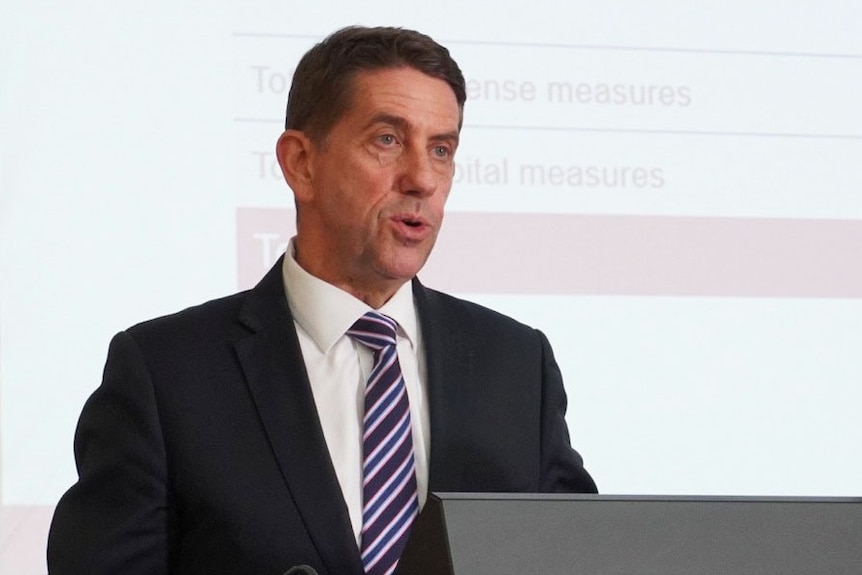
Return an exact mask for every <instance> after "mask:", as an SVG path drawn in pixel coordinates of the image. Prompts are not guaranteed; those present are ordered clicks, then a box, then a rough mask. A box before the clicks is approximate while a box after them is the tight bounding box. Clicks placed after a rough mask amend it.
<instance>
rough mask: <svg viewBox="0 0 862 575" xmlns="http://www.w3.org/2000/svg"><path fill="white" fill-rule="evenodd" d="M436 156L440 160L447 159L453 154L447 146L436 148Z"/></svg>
mask: <svg viewBox="0 0 862 575" xmlns="http://www.w3.org/2000/svg"><path fill="white" fill-rule="evenodd" d="M434 155H435V156H437V157H438V158H441V159H445V158H448V157H449V156H451V155H452V152H451V151H450V150H449V148H448V147H447V146H435V147H434Z"/></svg>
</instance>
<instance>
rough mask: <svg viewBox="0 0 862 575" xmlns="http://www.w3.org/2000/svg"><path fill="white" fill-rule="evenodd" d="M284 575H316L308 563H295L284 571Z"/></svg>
mask: <svg viewBox="0 0 862 575" xmlns="http://www.w3.org/2000/svg"><path fill="white" fill-rule="evenodd" d="M284 575H318V573H317V570H316V569H315V568H314V567H309V566H308V565H296V566H294V567H291V568H290V569H288V570H287V571H285V572H284Z"/></svg>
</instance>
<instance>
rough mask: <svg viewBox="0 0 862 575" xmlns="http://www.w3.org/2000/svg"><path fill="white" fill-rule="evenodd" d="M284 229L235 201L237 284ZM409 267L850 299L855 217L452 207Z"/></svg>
mask: <svg viewBox="0 0 862 575" xmlns="http://www.w3.org/2000/svg"><path fill="white" fill-rule="evenodd" d="M294 229H295V227H294V212H293V210H289V209H280V208H279V209H269V208H238V210H237V244H238V254H239V262H238V264H239V267H238V272H239V284H240V286H241V287H250V286H252V285H254V283H255V282H256V281H257V280H258V279H259V278H260V277H261V275H262V274H263V273H264V272H265V271H266V270H267V269H268V268H269V265H271V261H270V262H269V264H267V263H266V262H265V259H266V258H264V257H263V256H264V255H268V256H269V257H270V258H271V259H273V260H274V258H275V257H277V256H278V253H275V251H276V249H277V248H278V247H281V246H282V245H283V244H284V243H285V242H287V240H288V239H289V238H290V236H291V235H292V234H293V233H294ZM255 234H257V235H258V237H257V238H255V237H254V236H255ZM266 237H269V238H270V239H269V240H266V239H265V238H266ZM265 241H269V242H270V244H271V245H270V250H269V253H268V254H264V248H265V246H264V242H265ZM420 277H421V278H422V280H423V282H424V283H425V284H426V285H429V286H432V287H435V288H438V289H442V290H445V291H451V292H458V293H513V294H597V295H601V294H609V295H667V296H729V297H838V298H858V297H862V221H860V220H824V219H819V220H815V219H770V218H714V217H670V216H610V215H609V216H602V215H578V214H510V213H473V212H453V213H449V214H447V216H446V222H445V224H444V226H443V231H442V232H441V234H440V237H439V238H438V241H437V246H436V247H435V250H434V253H433V254H432V256H431V258H430V259H429V261H428V264H427V265H426V266H425V269H424V270H423V271H422V272H421V273H420Z"/></svg>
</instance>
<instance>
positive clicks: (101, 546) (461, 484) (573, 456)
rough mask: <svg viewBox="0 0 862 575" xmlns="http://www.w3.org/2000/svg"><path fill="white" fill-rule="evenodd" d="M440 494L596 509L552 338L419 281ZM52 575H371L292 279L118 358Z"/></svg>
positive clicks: (59, 524)
mask: <svg viewBox="0 0 862 575" xmlns="http://www.w3.org/2000/svg"><path fill="white" fill-rule="evenodd" d="M413 285H414V295H415V299H416V304H417V309H418V312H419V316H420V322H421V326H422V327H421V329H422V333H423V337H424V342H425V346H426V357H427V384H428V395H429V401H430V417H431V453H430V468H429V483H430V485H429V489H430V490H431V491H473V492H481V491H495V492H548V491H571V492H593V491H595V484H594V483H593V480H592V479H591V478H590V476H589V474H588V473H587V472H586V471H585V470H584V468H583V465H582V461H581V458H580V456H579V455H578V454H577V453H576V452H575V451H574V450H572V449H571V448H570V446H569V437H568V432H567V428H566V424H565V420H564V412H565V407H566V397H565V393H564V391H563V386H562V380H561V376H560V372H559V369H558V367H557V364H556V362H555V361H554V358H553V354H552V352H551V348H550V346H549V345H548V342H547V340H546V338H545V336H544V335H543V334H542V333H540V332H538V331H536V330H533V329H531V328H528V327H526V326H524V325H522V324H519V323H517V322H515V321H514V320H512V319H509V318H507V317H505V316H502V315H500V314H498V313H496V312H493V311H491V310H488V309H486V308H482V307H480V306H477V305H475V304H471V303H468V302H465V301H461V300H457V299H455V298H452V297H450V296H447V295H444V294H442V293H440V292H436V291H433V290H430V289H427V288H425V287H423V286H422V285H421V284H420V283H419V282H418V281H414V284H413ZM75 456H76V461H77V465H78V472H79V475H80V479H79V481H78V482H77V483H76V484H75V485H74V486H73V487H72V488H71V489H70V490H69V491H68V492H67V493H66V494H65V495H64V496H63V498H62V499H61V500H60V502H59V504H58V506H57V510H56V512H55V515H54V520H53V523H52V525H51V532H50V536H49V541H48V564H49V571H50V573H52V574H53V575H63V574H81V575H83V574H87V575H97V574H103V573H104V574H108V573H111V574H123V575H134V574H141V575H144V574H146V575H156V574H164V573H175V574H192V573H201V574H204V573H206V574H211V573H219V574H221V575H227V574H234V573H236V574H239V573H244V574H251V575H267V574H273V575H280V574H281V573H283V572H284V571H285V570H286V569H288V568H289V567H291V566H293V565H296V564H308V565H311V566H313V567H314V568H316V569H317V570H318V571H319V572H320V574H321V575H327V574H329V575H361V574H362V573H363V570H362V564H361V561H360V558H359V552H358V550H357V547H356V544H355V541H354V538H353V533H352V530H351V527H350V520H349V518H348V513H347V508H346V505H345V503H344V500H343V498H342V496H341V491H340V488H339V485H338V481H337V479H336V476H335V471H334V469H333V466H332V462H331V461H330V459H329V453H328V451H327V448H326V444H325V441H324V438H323V432H322V431H321V428H320V424H319V421H318V417H317V412H316V408H315V405H314V400H313V397H312V393H311V388H310V386H309V382H308V376H307V374H306V371H305V366H304V363H303V360H302V356H301V353H300V349H299V342H298V340H297V336H296V332H295V329H294V326H293V320H292V317H291V314H290V311H289V308H288V306H287V302H286V298H285V294H284V288H283V285H282V278H281V262H280V261H279V263H278V264H277V265H276V266H275V267H274V268H273V269H272V270H271V271H270V272H269V273H268V274H267V275H266V277H264V278H263V280H261V282H260V283H259V284H258V285H257V286H256V287H255V288H254V289H252V290H250V291H247V292H243V293H240V294H236V295H233V296H230V297H227V298H224V299H219V300H215V301H212V302H208V303H205V304H203V305H201V306H198V307H194V308H190V309H187V310H185V311H182V312H180V313H178V314H175V315H172V316H168V317H163V318H159V319H155V320H152V321H149V322H146V323H143V324H140V325H137V326H135V327H133V328H131V329H129V330H127V331H125V332H122V333H120V334H118V335H117V336H116V337H114V339H113V341H112V342H111V347H110V350H109V353H108V360H107V363H106V366H105V372H104V379H103V382H102V385H101V386H100V387H99V388H98V389H97V390H96V391H95V392H94V393H93V395H92V397H90V399H89V400H88V401H87V404H86V405H85V407H84V410H83V412H82V414H81V418H80V421H79V423H78V429H77V432H76V435H75Z"/></svg>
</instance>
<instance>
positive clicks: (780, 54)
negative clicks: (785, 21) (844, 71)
mask: <svg viewBox="0 0 862 575" xmlns="http://www.w3.org/2000/svg"><path fill="white" fill-rule="evenodd" d="M233 35H234V36H235V37H237V38H273V39H285V40H312V41H319V40H322V39H323V36H319V35H315V34H283V33H277V32H234V33H233ZM440 43H441V44H444V45H450V46H451V45H459V46H497V47H499V46H503V47H508V48H547V49H555V50H590V51H614V52H658V53H670V54H714V55H719V56H767V57H775V58H833V59H848V60H862V54H840V53H829V52H790V51H781V50H727V49H718V48H714V49H710V48H679V47H671V46H613V45H602V44H565V43H556V42H504V41H499V40H495V41H491V40H486V41H480V40H440Z"/></svg>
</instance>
